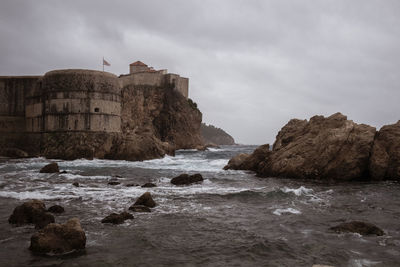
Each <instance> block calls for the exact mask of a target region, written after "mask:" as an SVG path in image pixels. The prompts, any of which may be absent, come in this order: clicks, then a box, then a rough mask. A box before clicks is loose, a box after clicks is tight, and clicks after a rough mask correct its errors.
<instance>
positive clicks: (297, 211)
mask: <svg viewBox="0 0 400 267" xmlns="http://www.w3.org/2000/svg"><path fill="white" fill-rule="evenodd" d="M272 213H273V214H275V215H278V216H281V215H282V214H284V213H292V214H301V211H299V210H296V209H293V208H286V209H276V210H274V212H272Z"/></svg>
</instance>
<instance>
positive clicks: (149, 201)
mask: <svg viewBox="0 0 400 267" xmlns="http://www.w3.org/2000/svg"><path fill="white" fill-rule="evenodd" d="M133 205H134V206H136V205H143V206H146V207H149V208H154V207H155V206H156V203H155V202H154V200H153V198H152V197H151V194H150V192H146V193H144V194H143V195H141V196H140V197H139V198H138V199H137V200H136V202H135V204H133Z"/></svg>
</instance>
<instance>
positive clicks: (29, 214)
mask: <svg viewBox="0 0 400 267" xmlns="http://www.w3.org/2000/svg"><path fill="white" fill-rule="evenodd" d="M54 221H55V220H54V216H53V215H51V214H50V213H48V212H47V211H46V206H45V204H44V203H43V201H40V200H36V199H35V200H31V201H27V202H25V203H23V204H22V205H20V206H17V207H16V208H15V209H14V211H13V213H12V214H11V216H10V217H9V219H8V222H9V223H10V224H15V225H16V226H21V225H24V224H30V223H32V224H34V225H35V227H36V228H43V227H45V226H46V225H48V224H49V223H54Z"/></svg>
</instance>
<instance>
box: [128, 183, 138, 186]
mask: <svg viewBox="0 0 400 267" xmlns="http://www.w3.org/2000/svg"><path fill="white" fill-rule="evenodd" d="M125 186H127V187H132V186H140V185H139V184H135V183H131V184H126V185H125Z"/></svg>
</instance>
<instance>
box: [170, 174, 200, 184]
mask: <svg viewBox="0 0 400 267" xmlns="http://www.w3.org/2000/svg"><path fill="white" fill-rule="evenodd" d="M203 180H204V179H203V176H201V174H200V173H196V174H193V175H189V174H186V173H184V174H181V175H179V176H177V177H175V178H172V179H171V184H174V185H189V184H193V183H198V182H202V181H203Z"/></svg>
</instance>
